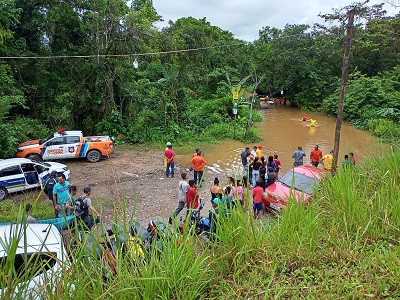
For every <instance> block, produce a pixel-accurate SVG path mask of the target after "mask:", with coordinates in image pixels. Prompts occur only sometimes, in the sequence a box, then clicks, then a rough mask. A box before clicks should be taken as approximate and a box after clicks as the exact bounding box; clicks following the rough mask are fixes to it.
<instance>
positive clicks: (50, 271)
mask: <svg viewBox="0 0 400 300" xmlns="http://www.w3.org/2000/svg"><path fill="white" fill-rule="evenodd" d="M0 265H1V267H2V271H4V272H6V273H7V274H9V275H7V276H9V277H8V278H7V280H6V281H3V282H1V283H0V299H4V297H6V295H7V294H8V297H11V298H12V299H47V298H48V297H49V295H48V293H49V292H50V293H52V292H51V291H53V292H55V290H56V287H57V286H59V284H60V279H61V280H62V278H61V277H62V274H63V272H66V271H67V269H68V268H69V267H70V263H69V260H68V255H67V252H66V250H65V248H64V246H63V243H62V241H61V236H60V233H59V231H58V229H57V228H56V227H55V226H54V225H51V224H26V225H24V224H11V225H3V226H0ZM9 289H11V290H9ZM6 298H7V297H6ZM11 298H10V299H11Z"/></svg>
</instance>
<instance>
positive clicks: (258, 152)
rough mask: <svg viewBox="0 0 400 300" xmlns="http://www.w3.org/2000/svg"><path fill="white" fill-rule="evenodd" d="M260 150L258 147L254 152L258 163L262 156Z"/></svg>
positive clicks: (260, 147) (259, 146)
mask: <svg viewBox="0 0 400 300" xmlns="http://www.w3.org/2000/svg"><path fill="white" fill-rule="evenodd" d="M261 149H262V146H261V145H258V147H257V150H256V155H257V157H258V161H261V157H262V156H263V154H262V151H261Z"/></svg>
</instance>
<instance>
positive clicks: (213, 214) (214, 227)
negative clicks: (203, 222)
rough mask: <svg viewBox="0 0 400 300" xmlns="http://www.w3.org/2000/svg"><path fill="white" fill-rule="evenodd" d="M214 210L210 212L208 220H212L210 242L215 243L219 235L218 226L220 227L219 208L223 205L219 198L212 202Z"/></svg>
mask: <svg viewBox="0 0 400 300" xmlns="http://www.w3.org/2000/svg"><path fill="white" fill-rule="evenodd" d="M211 204H212V209H210V211H209V212H208V219H209V220H210V241H214V240H215V238H216V233H217V225H218V214H219V212H218V206H219V205H221V204H222V203H221V200H220V199H219V198H215V199H214V200H212V201H211Z"/></svg>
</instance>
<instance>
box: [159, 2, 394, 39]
mask: <svg viewBox="0 0 400 300" xmlns="http://www.w3.org/2000/svg"><path fill="white" fill-rule="evenodd" d="M387 1H395V2H396V3H397V4H399V5H400V0H387ZM352 2H354V1H352V0H334V1H329V0H278V1H268V0H153V6H154V8H155V9H156V11H157V12H158V14H159V15H161V16H162V18H163V19H164V22H163V23H159V24H157V26H158V27H164V26H167V25H168V21H169V20H172V21H176V20H177V19H179V18H182V17H193V18H196V19H202V18H204V17H206V19H207V21H208V22H210V24H211V25H213V26H218V27H220V28H221V29H224V30H228V31H230V32H232V33H233V34H234V36H235V37H236V38H238V39H242V40H245V41H249V42H252V41H254V40H256V39H257V38H258V31H259V30H260V29H262V28H263V27H264V26H269V27H276V28H280V29H282V28H284V27H285V25H286V24H309V25H312V24H313V23H322V22H323V20H322V19H321V18H320V17H318V14H319V13H322V14H325V13H331V12H332V8H342V7H344V6H347V5H349V4H351V3H352ZM383 2H385V1H384V0H370V3H371V5H372V4H377V3H383ZM383 8H384V9H385V10H387V11H388V15H394V14H395V12H399V10H400V9H399V8H393V7H392V6H390V5H389V4H387V3H385V5H384V6H383Z"/></svg>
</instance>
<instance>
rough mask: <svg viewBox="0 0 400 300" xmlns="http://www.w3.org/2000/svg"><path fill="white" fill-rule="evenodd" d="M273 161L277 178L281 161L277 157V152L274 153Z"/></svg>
mask: <svg viewBox="0 0 400 300" xmlns="http://www.w3.org/2000/svg"><path fill="white" fill-rule="evenodd" d="M274 162H275V166H276V168H275V174H276V179H278V174H279V170H280V169H281V161H280V160H279V159H278V154H274Z"/></svg>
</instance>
